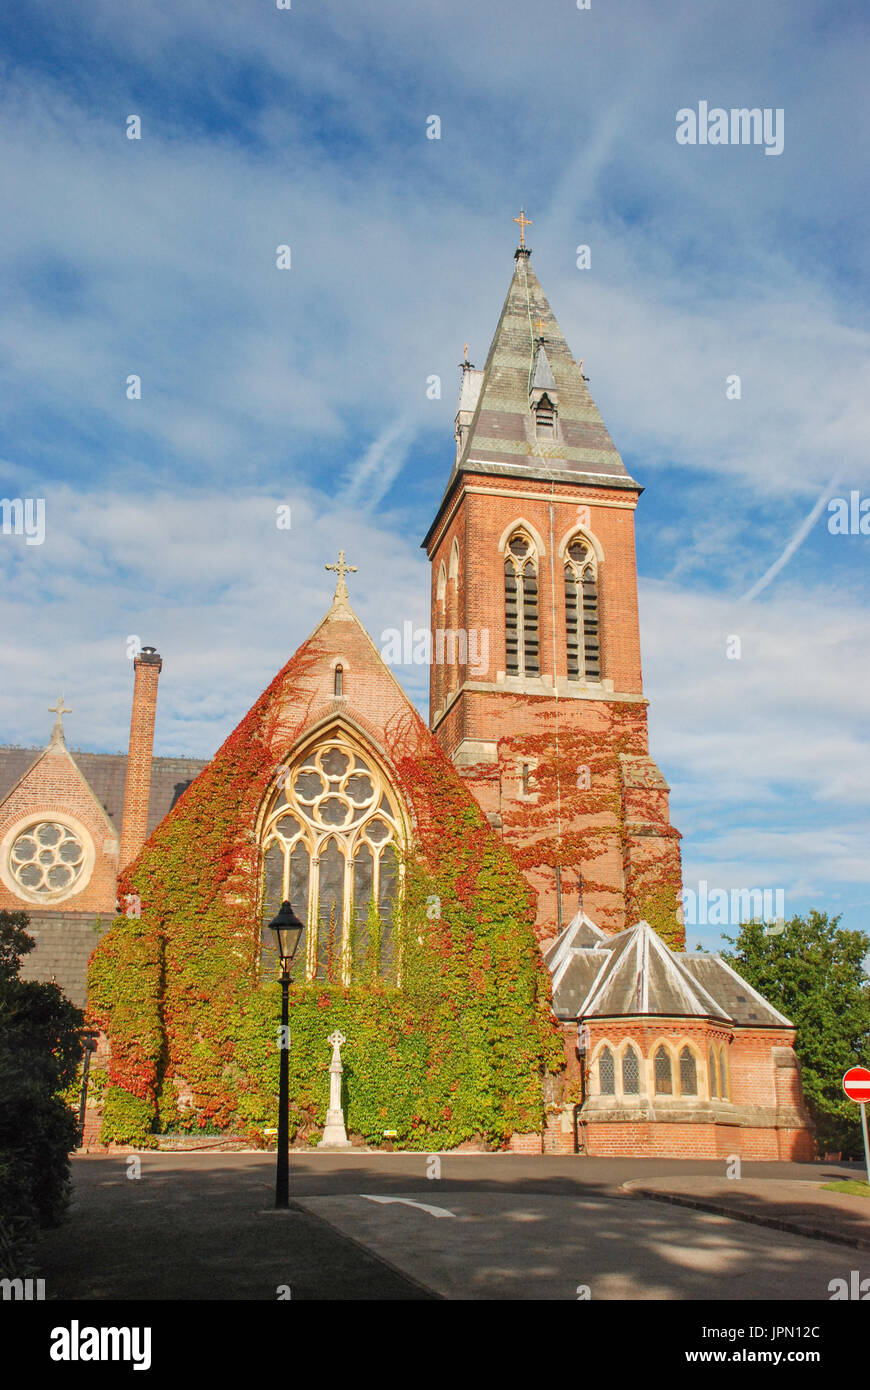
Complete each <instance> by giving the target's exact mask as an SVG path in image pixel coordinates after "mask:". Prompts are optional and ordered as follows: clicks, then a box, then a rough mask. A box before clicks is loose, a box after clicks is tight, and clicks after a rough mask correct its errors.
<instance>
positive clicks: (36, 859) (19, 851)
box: [8, 820, 85, 899]
mask: <svg viewBox="0 0 870 1390" xmlns="http://www.w3.org/2000/svg"><path fill="white" fill-rule="evenodd" d="M84 865H85V847H84V845H83V844H82V841H81V839H80V838H79V836H78V835H77V834H76V833H75V831H73V830H72V829H71V828H70V827H69V826H66V825H61V824H60V822H59V821H48V820H47V821H41V822H39V823H38V824H37V825H31V826H28V828H27V829H26V830H24V831H22V832H21V834H19V835H18V836H17V837H16V838H15V840H14V841H13V843H12V846H11V848H10V850H9V865H8V867H9V872H10V873H11V875H12V878H13V879H14V880H15V882H16V883H17V884H19V885H20V887H21V888H23V889H24V890H25V891H26V893H27V894H28V895H38V896H39V897H44V898H46V899H50V898H53V897H57V896H59V895H61V894H65V893H66V892H68V890H69V889H70V888H72V887H73V885H74V884H75V883H76V881H77V880H78V879H79V878H80V877H81V874H82V870H83V869H84Z"/></svg>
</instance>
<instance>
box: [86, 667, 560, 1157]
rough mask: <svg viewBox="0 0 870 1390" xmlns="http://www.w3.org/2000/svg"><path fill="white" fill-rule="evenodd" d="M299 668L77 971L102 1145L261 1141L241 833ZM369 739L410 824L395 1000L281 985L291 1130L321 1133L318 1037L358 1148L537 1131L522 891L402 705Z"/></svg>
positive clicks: (255, 806)
mask: <svg viewBox="0 0 870 1390" xmlns="http://www.w3.org/2000/svg"><path fill="white" fill-rule="evenodd" d="M317 661H318V653H317V652H316V651H315V650H313V649H312V648H311V646H310V644H306V646H305V647H303V648H302V649H300V652H299V653H297V655H296V656H295V657H294V658H293V660H292V661H291V662H290V663H289V664H288V666H286V667H285V668H284V670H283V671H282V672H281V673H280V674H279V675H278V676H277V677H276V679H275V680H274V681H273V683H272V685H271V686H270V687H269V688H268V689H267V690H266V691H265V692H264V694H263V695H262V696H261V697H260V699H259V700H258V701H257V703H256V705H255V706H254V707H253V708H252V710H251V711H250V712H249V714H248V715H247V716H246V718H245V719H244V720H243V721H242V723H241V724H240V725H239V727H238V728H237V729H236V730H235V732H234V733H233V734H232V735H230V737H229V738H228V739H227V741H226V743H225V744H224V745H223V747H222V748H221V749H220V750H219V752H218V753H217V754H216V756H215V758H214V760H213V762H212V763H211V764H210V765H209V766H208V767H207V768H205V769H204V771H203V772H202V773H201V774H200V776H199V777H198V778H197V779H196V781H195V782H194V783H193V784H192V786H191V787H190V788H189V789H188V790H187V792H186V793H185V794H184V796H183V797H182V798H181V800H180V801H179V802H178V804H177V805H176V807H175V808H174V809H173V811H172V812H171V813H170V815H169V816H168V817H167V818H166V820H164V821H163V822H162V823H161V825H160V826H159V827H158V829H157V830H156V831H155V833H154V834H153V835H152V837H151V839H150V840H149V841H148V843H147V844H146V846H145V848H144V849H143V851H142V853H141V854H140V856H139V858H138V859H137V860H136V862H135V863H134V864H133V865H132V866H131V868H130V869H129V870H128V871H127V872H126V873H125V875H124V876H123V878H122V882H121V884H120V892H121V893H122V894H134V895H136V896H137V897H138V899H139V901H140V902H141V916H140V917H139V918H127V917H119V918H118V919H116V921H115V922H114V923H113V925H112V928H111V930H110V931H109V933H108V934H107V935H106V936H105V937H104V938H103V940H102V941H101V942H100V944H99V945H98V947H97V949H96V951H95V952H94V955H93V957H92V960H91V966H90V972H89V1001H90V1004H89V1007H90V1014H91V1018H92V1021H93V1022H94V1023H95V1024H96V1025H97V1026H99V1027H100V1028H102V1029H104V1030H105V1031H106V1032H107V1033H108V1035H109V1039H110V1044H111V1059H110V1062H109V1069H108V1077H107V1085H106V1091H105V1105H104V1116H103V1139H104V1140H106V1141H108V1140H114V1141H117V1142H128V1143H139V1144H149V1143H154V1142H155V1140H154V1135H155V1133H159V1132H161V1131H163V1132H165V1131H183V1130H196V1129H207V1130H208V1131H210V1132H214V1131H215V1130H218V1131H226V1132H232V1133H236V1134H243V1135H245V1136H247V1137H248V1138H249V1139H250V1140H252V1141H253V1142H255V1143H256V1142H262V1136H263V1131H264V1130H265V1129H267V1128H272V1127H274V1126H275V1125H276V1123H277V1089H278V1066H279V1052H278V1027H277V1025H278V1023H279V1019H280V988H279V986H278V985H277V983H276V982H275V980H274V978H273V979H271V980H270V979H268V978H266V979H261V978H260V967H259V945H260V911H259V901H260V872H261V870H260V849H259V845H258V843H257V836H256V829H257V823H258V815H259V812H260V809H261V807H262V805H263V804H264V801H265V800H266V799H267V797H268V796H269V792H270V787H271V785H272V783H273V779H274V776H275V768H276V764H277V763H280V762H281V761H282V760H283V759H285V758H286V757H287V756H288V755H289V753H290V751H291V750H292V749H293V747H294V746H295V745H296V744H297V743H298V741H299V739H300V737H301V736H302V735H303V734H304V733H305V732H306V729H307V725H308V722H309V720H308V708H309V706H308V703H307V701H306V698H305V697H304V694H303V693H302V692H303V691H304V688H305V676H306V673H308V672H310V671H312V670H313V669H314V668H315V667H316V664H317ZM381 742H382V751H383V754H384V756H385V760H386V763H387V765H388V767H389V769H390V772H391V776H392V777H393V780H394V783H395V786H396V789H397V791H398V793H399V795H400V797H401V798H402V799H403V802H404V805H405V808H406V812H407V813H408V815H409V819H410V821H411V823H412V845H411V848H410V850H409V851H408V854H407V856H406V862H405V865H404V869H405V892H404V897H403V902H402V906H401V911H400V916H399V920H398V921H397V922H396V923H395V927H394V930H395V932H396V936H397V944H398V947H399V957H400V959H401V962H402V973H401V981H400V984H399V985H398V987H397V986H396V985H395V984H392V985H391V984H387V983H385V982H383V981H378V980H377V979H374V978H373V979H372V980H371V982H370V983H368V984H360V985H354V986H352V987H347V988H346V987H343V986H342V985H340V984H330V983H326V982H322V981H317V982H314V983H311V984H294V985H292V986H291V991H290V1009H291V1013H290V1034H291V1043H290V1050H289V1061H290V1095H291V1132H292V1133H293V1134H295V1135H296V1136H297V1138H298V1139H299V1140H300V1141H301V1142H305V1140H306V1138H310V1139H312V1140H314V1139H315V1138H316V1137H318V1131H319V1128H320V1127H322V1125H323V1123H324V1121H325V1113H326V1106H327V1099H328V1089H329V1088H328V1064H329V1056H330V1048H329V1047H328V1045H327V1043H326V1039H327V1037H328V1035H329V1034H330V1033H331V1032H332V1031H333V1029H334V1028H336V1027H338V1028H340V1029H341V1031H342V1032H343V1033H344V1034H345V1036H346V1037H347V1040H348V1041H347V1044H346V1046H345V1047H344V1049H343V1052H342V1058H343V1061H344V1065H345V1074H344V1087H345V1106H346V1120H347V1126H348V1131H349V1133H351V1134H355V1135H357V1136H359V1137H360V1138H362V1139H364V1140H366V1141H367V1142H368V1143H370V1144H375V1143H378V1142H383V1140H384V1131H395V1135H396V1138H395V1142H396V1143H397V1144H400V1145H402V1146H405V1147H409V1148H424V1149H430V1148H433V1147H450V1146H453V1145H456V1144H458V1143H461V1142H462V1141H463V1140H466V1139H482V1140H483V1141H485V1142H489V1143H490V1144H493V1145H498V1144H503V1143H504V1142H506V1140H507V1139H508V1138H509V1136H510V1135H511V1134H512V1133H514V1132H520V1133H522V1132H536V1131H540V1130H541V1128H542V1125H543V1102H542V1088H541V1077H542V1073H543V1071H544V1070H545V1069H550V1070H552V1071H557V1070H560V1069H561V1067H562V1066H563V1065H564V1053H563V1046H562V1041H561V1037H560V1033H559V1029H558V1025H557V1024H556V1022H555V1020H554V1018H553V1016H552V1012H551V1009H550V1005H549V979H548V976H547V972H546V969H545V967H544V965H543V962H542V959H541V956H540V954H539V952H538V950H537V947H536V944H535V938H534V933H533V921H534V911H533V904H532V901H531V894H530V890H529V888H528V886H527V884H526V882H525V879H524V878H523V875H522V873H521V872H520V871H519V869H518V868H517V866H516V864H515V862H514V860H513V859H512V857H511V855H510V854H509V852H508V851H507V850H506V848H505V846H504V845H503V843H502V842H501V840H500V839H499V837H498V836H497V835H496V834H495V833H494V832H493V831H492V829H491V828H490V826H489V825H488V824H487V822H486V821H485V819H484V817H483V814H482V812H481V811H480V808H479V807H478V806H477V803H476V802H475V801H474V800H473V798H472V797H471V796H470V794H469V793H468V791H467V790H466V789H465V788H464V787H463V786H462V784H461V782H460V780H459V778H458V776H457V774H456V773H455V771H454V769H453V767H452V766H451V764H450V763H449V762H448V761H447V759H446V758H445V757H444V755H443V754H442V753H441V751H440V749H439V748H438V746H437V745H436V743H435V742H434V740H433V739H432V738H431V736H430V735H429V733H428V731H427V730H426V728H425V726H424V725H423V723H422V721H421V720H420V719H419V717H418V716H417V714H416V712H415V711H414V710H413V709H412V708H411V707H410V705H408V706H407V708H406V709H405V710H404V711H403V712H402V714H401V716H400V717H399V718H396V719H394V720H393V721H392V722H391V724H390V725H389V726H388V728H387V729H386V731H385V732H384V734H383V738H382V740H381ZM373 974H374V972H373Z"/></svg>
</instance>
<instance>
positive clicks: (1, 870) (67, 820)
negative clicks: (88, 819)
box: [0, 809, 97, 907]
mask: <svg viewBox="0 0 870 1390" xmlns="http://www.w3.org/2000/svg"><path fill="white" fill-rule="evenodd" d="M49 821H52V822H56V823H57V824H58V825H62V826H64V827H65V828H66V829H67V830H70V831H72V833H73V834H74V835H76V836H77V837H78V839H79V841H80V843H81V845H82V848H83V850H84V860H83V863H82V871H81V873H80V874H79V876H78V878H77V879H76V880H75V881H74V882H73V883H72V884H71V885H70V887H68V888H65V889H63V890H61V891H60V892H59V893H32V892H29V891H28V889H26V888H25V887H24V886H23V885H22V884H20V883H19V882H18V880H17V879H16V878H15V877H14V876H13V875H12V873H11V872H10V869H9V855H10V852H11V850H12V846H13V844H14V843H15V841H16V840H17V839H18V837H19V835H23V834H24V833H25V831H27V830H30V829H34V830H35V829H36V827H37V826H38V825H44V824H45V823H46V822H49ZM96 859H97V854H96V848H95V846H94V841H93V837H92V835H91V834H90V831H89V830H87V829H86V827H85V826H84V825H83V824H82V822H81V821H80V820H78V819H77V817H75V816H71V815H69V814H68V812H66V811H55V810H47V809H46V810H42V811H28V812H27V814H26V815H24V816H21V817H19V819H18V820H17V821H15V823H14V824H13V825H11V826H10V828H9V829H8V830H7V831H6V833H5V835H4V836H3V839H2V840H0V882H2V883H3V886H4V887H5V888H8V889H9V891H10V893H13V894H14V895H15V897H16V898H20V899H21V901H22V902H26V903H32V904H34V905H38V906H41V907H54V906H55V905H56V904H57V903H62V902H66V901H67V900H68V899H69V898H74V897H76V896H77V895H78V894H79V893H82V892H83V891H84V889H85V888H87V886H88V884H89V883H90V881H91V877H92V875H93V872H94V865H95V863H96Z"/></svg>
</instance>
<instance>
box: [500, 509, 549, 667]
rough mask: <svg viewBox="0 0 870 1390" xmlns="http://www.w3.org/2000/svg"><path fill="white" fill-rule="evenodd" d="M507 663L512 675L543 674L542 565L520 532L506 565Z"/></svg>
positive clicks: (511, 540)
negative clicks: (539, 622) (541, 645)
mask: <svg viewBox="0 0 870 1390" xmlns="http://www.w3.org/2000/svg"><path fill="white" fill-rule="evenodd" d="M504 609H505V653H506V655H505V660H506V668H505V669H506V671H507V674H508V675H509V676H539V675H540V674H541V664H540V653H539V639H538V564H537V557H536V555H535V549H534V546H533V545H532V543H531V541H530V540H529V538H528V536H525V535H523V533H522V532H521V531H517V532H515V533H514V535H513V536H512V537H511V539H510V540H509V542H508V547H507V552H506V554H505V562H504Z"/></svg>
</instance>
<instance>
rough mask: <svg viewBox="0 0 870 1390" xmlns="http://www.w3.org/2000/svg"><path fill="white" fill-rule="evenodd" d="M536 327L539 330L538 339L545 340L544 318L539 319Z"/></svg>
mask: <svg viewBox="0 0 870 1390" xmlns="http://www.w3.org/2000/svg"><path fill="white" fill-rule="evenodd" d="M535 327H536V328H537V330H538V337H540V338H543V336H544V320H543V319H542V318H539V319H538V321H537V323H536V324H535Z"/></svg>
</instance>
